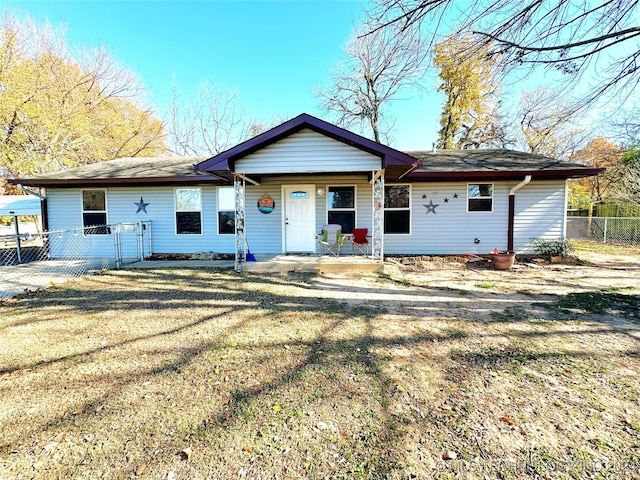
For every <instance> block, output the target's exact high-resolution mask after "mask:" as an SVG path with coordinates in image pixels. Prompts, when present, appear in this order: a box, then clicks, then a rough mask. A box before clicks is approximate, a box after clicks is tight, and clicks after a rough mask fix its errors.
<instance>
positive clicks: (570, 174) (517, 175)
mask: <svg viewBox="0 0 640 480" xmlns="http://www.w3.org/2000/svg"><path fill="white" fill-rule="evenodd" d="M604 171H605V169H604V168H588V169H587V168H576V169H562V170H519V171H499V170H498V171H464V172H425V171H413V172H411V173H410V174H408V175H407V176H406V177H405V179H406V180H413V181H419V182H420V181H422V182H445V181H455V180H514V179H521V178H523V177H525V176H527V175H531V177H532V179H533V180H566V179H568V178H582V177H590V176H593V175H598V174H600V173H602V172H604Z"/></svg>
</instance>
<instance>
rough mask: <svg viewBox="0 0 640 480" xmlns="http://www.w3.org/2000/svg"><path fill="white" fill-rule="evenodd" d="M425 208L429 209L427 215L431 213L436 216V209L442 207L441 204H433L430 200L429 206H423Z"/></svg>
mask: <svg viewBox="0 0 640 480" xmlns="http://www.w3.org/2000/svg"><path fill="white" fill-rule="evenodd" d="M423 206H424V207H426V209H427V215H428V214H429V213H431V212H433V214H434V215H435V214H436V207H438V206H440V205H439V204H436V205H434V204H433V200H429V205H423Z"/></svg>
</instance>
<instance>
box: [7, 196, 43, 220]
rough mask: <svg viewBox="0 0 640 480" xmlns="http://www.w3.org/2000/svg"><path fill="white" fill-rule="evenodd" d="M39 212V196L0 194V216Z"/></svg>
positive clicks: (40, 212)
mask: <svg viewBox="0 0 640 480" xmlns="http://www.w3.org/2000/svg"><path fill="white" fill-rule="evenodd" d="M41 214H42V211H41V209H40V199H39V198H36V197H32V196H31V195H0V217H4V216H13V215H41Z"/></svg>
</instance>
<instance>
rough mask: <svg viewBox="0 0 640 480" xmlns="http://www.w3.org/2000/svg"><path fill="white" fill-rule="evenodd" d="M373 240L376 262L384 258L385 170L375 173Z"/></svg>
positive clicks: (380, 261)
mask: <svg viewBox="0 0 640 480" xmlns="http://www.w3.org/2000/svg"><path fill="white" fill-rule="evenodd" d="M372 182H373V186H372V190H373V195H372V196H373V225H372V228H373V232H372V234H373V239H372V240H373V242H372V245H371V253H372V258H373V261H374V262H378V263H382V262H383V260H384V170H378V171H377V172H375V173H374V175H373V179H372Z"/></svg>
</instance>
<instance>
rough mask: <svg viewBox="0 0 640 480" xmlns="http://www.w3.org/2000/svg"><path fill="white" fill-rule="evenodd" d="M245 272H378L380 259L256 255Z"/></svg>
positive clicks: (211, 263) (190, 264)
mask: <svg viewBox="0 0 640 480" xmlns="http://www.w3.org/2000/svg"><path fill="white" fill-rule="evenodd" d="M234 266H235V262H234V261H233V260H145V261H142V262H135V263H132V264H129V265H125V266H124V268H128V269H145V268H159V269H162V268H223V269H227V268H231V269H232V268H234ZM242 270H243V271H244V272H263V273H287V272H309V273H318V272H381V271H383V270H384V265H383V264H382V263H375V262H373V261H372V260H371V259H370V258H367V257H363V256H351V255H341V256H340V257H333V256H328V255H324V256H321V257H320V256H316V255H308V256H306V255H284V254H281V255H267V254H265V255H260V254H258V255H256V261H255V262H246V263H244V264H243V265H242Z"/></svg>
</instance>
